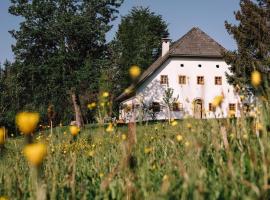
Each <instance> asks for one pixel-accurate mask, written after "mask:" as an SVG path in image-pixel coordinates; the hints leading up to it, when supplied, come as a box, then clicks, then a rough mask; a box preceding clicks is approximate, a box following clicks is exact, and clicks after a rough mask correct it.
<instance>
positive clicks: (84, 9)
mask: <svg viewBox="0 0 270 200" xmlns="http://www.w3.org/2000/svg"><path fill="white" fill-rule="evenodd" d="M11 2H12V5H11V6H10V8H9V12H10V13H11V14H13V15H15V16H21V17H23V19H24V21H23V22H22V23H21V24H20V29H19V30H17V31H15V30H13V31H11V32H10V33H11V34H12V36H13V37H14V38H15V39H16V45H15V46H13V48H12V49H13V52H14V54H15V62H14V63H12V67H11V69H12V71H14V73H16V74H17V81H18V82H19V83H18V85H19V86H20V87H21V88H22V91H20V95H19V99H21V101H20V103H19V108H20V109H24V108H29V109H35V110H38V111H40V112H41V113H43V116H46V110H47V107H48V105H54V106H55V111H56V113H58V114H57V115H56V118H57V119H58V121H60V120H63V119H65V120H66V121H69V120H70V114H69V113H70V111H71V109H70V104H71V102H72V104H73V108H74V111H75V118H76V121H77V123H78V125H82V124H83V120H82V114H81V108H80V98H79V97H80V95H84V94H85V93H86V92H89V90H90V89H92V92H94V91H93V90H95V89H97V88H98V86H97V85H98V77H99V74H100V69H99V66H98V63H99V60H101V59H102V58H103V56H104V50H105V49H106V46H107V45H106V40H105V35H106V33H107V32H108V31H109V30H110V29H111V27H112V26H111V25H110V22H111V21H112V20H114V19H115V17H116V16H115V14H116V13H117V12H118V11H117V8H118V7H119V6H120V5H121V3H122V2H123V0H102V1H99V0H57V1H55V0H47V1H38V0H33V1H30V0H11ZM15 71H16V72H15ZM68 96H69V97H68Z"/></svg>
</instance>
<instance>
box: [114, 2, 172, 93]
mask: <svg viewBox="0 0 270 200" xmlns="http://www.w3.org/2000/svg"><path fill="white" fill-rule="evenodd" d="M168 36H169V33H168V29H167V24H166V22H165V21H164V20H163V19H162V17H161V16H160V15H158V14H156V13H154V12H151V11H150V10H149V8H142V7H134V8H132V10H131V11H130V12H129V13H128V14H127V15H126V16H124V17H122V20H121V23H120V25H119V29H118V31H117V33H116V37H115V39H114V41H113V44H112V46H111V47H112V49H113V52H114V53H113V55H114V56H113V57H115V58H117V59H115V60H114V63H113V64H114V65H118V67H117V69H118V71H117V72H116V74H117V75H119V76H118V79H117V81H118V85H119V84H120V87H118V88H119V89H120V90H121V91H123V89H125V88H126V87H128V86H129V84H130V83H131V80H130V78H129V68H130V67H131V66H132V65H138V66H139V67H140V68H141V69H142V71H144V70H145V69H147V68H148V67H149V65H150V64H152V63H153V62H154V61H155V60H156V59H157V58H158V56H159V55H160V52H161V38H163V37H168ZM119 77H120V78H119Z"/></svg>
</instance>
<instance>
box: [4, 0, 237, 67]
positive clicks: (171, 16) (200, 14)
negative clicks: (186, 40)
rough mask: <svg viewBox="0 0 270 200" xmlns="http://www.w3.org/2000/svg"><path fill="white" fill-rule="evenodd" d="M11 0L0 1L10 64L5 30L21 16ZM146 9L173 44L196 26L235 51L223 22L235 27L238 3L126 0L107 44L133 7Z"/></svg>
mask: <svg viewBox="0 0 270 200" xmlns="http://www.w3.org/2000/svg"><path fill="white" fill-rule="evenodd" d="M9 2H10V0H0V63H3V62H4V61H5V60H6V59H7V60H10V61H13V59H14V55H13V53H12V50H11V45H12V44H15V40H14V39H13V38H12V37H11V36H10V34H9V33H8V31H10V30H13V29H15V30H17V29H18V28H19V24H20V22H21V20H22V19H21V18H20V17H16V16H12V15H10V14H9V13H8V7H9V5H10V3H9ZM134 6H143V7H149V8H150V10H151V11H153V12H155V13H156V14H160V15H161V16H162V18H163V19H164V20H165V21H166V22H167V23H168V29H169V33H170V38H171V39H172V40H173V41H175V40H177V39H179V38H180V37H181V36H183V35H184V34H185V33H186V32H188V31H189V30H190V29H191V28H192V27H199V28H201V29H202V30H203V31H204V32H206V33H207V34H208V35H210V36H211V37H212V38H213V39H215V40H216V41H217V42H219V43H220V44H221V45H223V46H224V47H225V48H227V49H229V50H234V49H236V44H235V42H234V40H233V38H232V37H231V36H230V35H229V34H228V33H227V31H226V29H225V26H224V22H225V20H227V21H228V22H230V23H233V24H236V23H237V22H236V21H235V18H234V11H237V10H239V0H125V1H124V3H123V4H122V6H121V7H120V8H119V17H118V18H117V19H116V20H115V21H114V22H113V23H112V24H113V25H114V26H113V28H112V30H111V31H110V32H109V33H108V34H107V40H108V41H110V40H111V39H112V38H113V37H114V35H115V32H116V31H117V29H118V25H119V23H120V22H121V16H125V15H126V14H128V13H129V11H130V10H131V8H132V7H134Z"/></svg>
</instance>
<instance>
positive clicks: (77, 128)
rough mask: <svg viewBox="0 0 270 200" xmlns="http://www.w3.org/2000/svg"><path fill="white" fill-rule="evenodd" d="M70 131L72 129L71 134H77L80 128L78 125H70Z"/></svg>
mask: <svg viewBox="0 0 270 200" xmlns="http://www.w3.org/2000/svg"><path fill="white" fill-rule="evenodd" d="M69 131H70V133H71V135H73V136H76V135H78V133H79V132H80V128H79V127H78V126H74V125H73V126H70V127H69Z"/></svg>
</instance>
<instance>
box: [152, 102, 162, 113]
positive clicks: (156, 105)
mask: <svg viewBox="0 0 270 200" xmlns="http://www.w3.org/2000/svg"><path fill="white" fill-rule="evenodd" d="M151 110H153V112H160V104H159V103H158V102H152V106H151Z"/></svg>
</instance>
